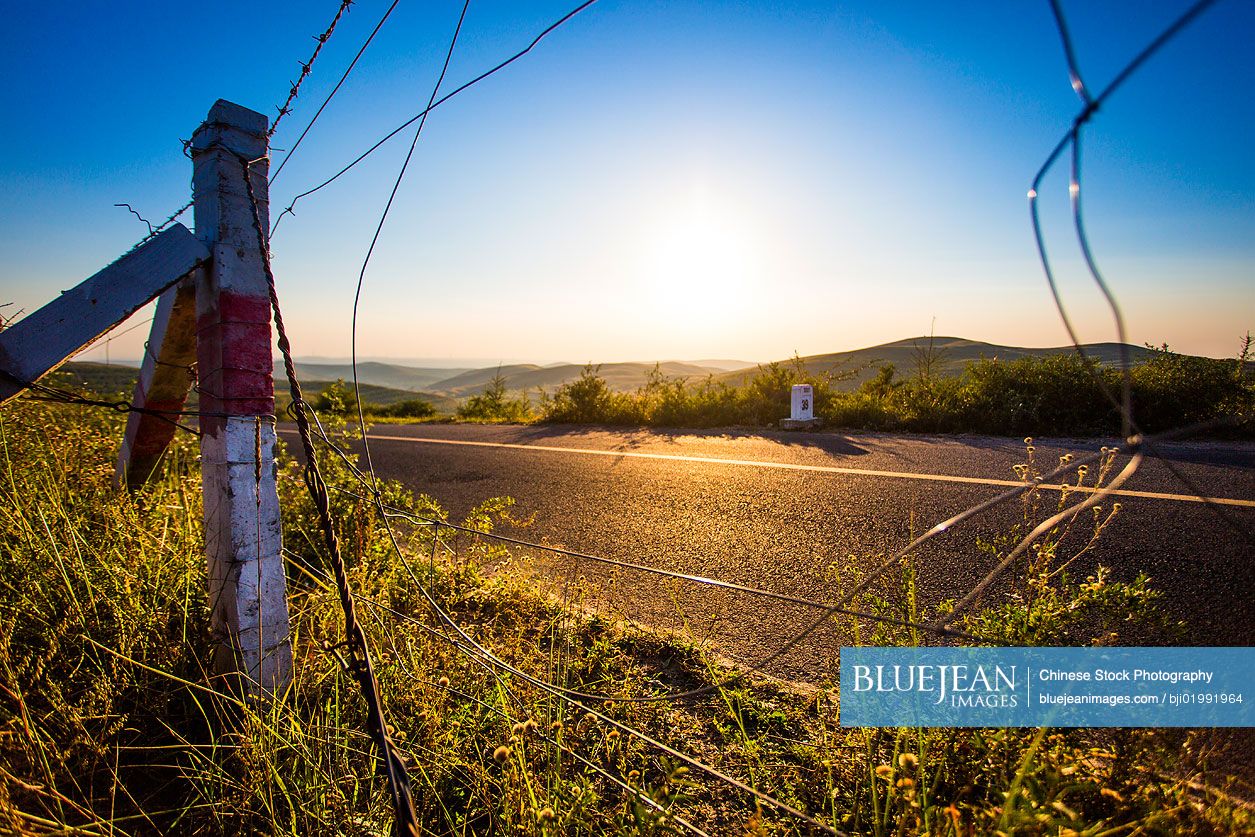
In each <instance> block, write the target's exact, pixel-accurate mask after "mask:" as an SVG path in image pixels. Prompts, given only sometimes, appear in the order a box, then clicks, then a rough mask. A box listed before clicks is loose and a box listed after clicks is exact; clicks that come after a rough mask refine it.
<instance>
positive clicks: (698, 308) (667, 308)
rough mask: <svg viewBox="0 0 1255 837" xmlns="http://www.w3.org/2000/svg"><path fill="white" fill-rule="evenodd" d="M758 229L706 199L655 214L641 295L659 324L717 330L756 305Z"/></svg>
mask: <svg viewBox="0 0 1255 837" xmlns="http://www.w3.org/2000/svg"><path fill="white" fill-rule="evenodd" d="M756 237H757V236H756V234H755V230H754V229H753V228H752V226H751V225H750V224H748V223H746V222H745V220H744V218H743V217H741V216H740V214H739V213H737V212H736V211H735V209H734V207H731V206H729V205H726V204H725V205H721V204H719V203H718V202H716V201H715V200H713V199H711V198H710V197H709V196H708V195H706V194H697V195H693V196H689V199H688V200H685V201H682V202H678V204H677V205H675V206H673V207H671V208H669V209H668V210H664V211H663V212H660V213H658V214H657V215H656V220H654V221H653V222H652V223H651V224H650V225H649V226H648V228H647V233H646V236H645V241H644V242H643V244H644V246H643V247H642V251H641V256H642V259H641V276H640V279H641V282H640V286H641V290H642V291H643V293H644V295H645V300H644V302H645V304H646V305H647V306H648V307H649V308H650V310H651V312H652V313H653V314H654V316H655V318H656V320H655V321H657V320H662V321H669V322H674V321H678V320H684V321H689V322H692V323H694V324H695V325H699V324H707V325H714V324H716V323H717V322H719V321H721V320H725V321H726V320H728V319H731V318H734V317H735V316H736V315H737V314H739V313H740V312H741V311H742V310H744V309H746V308H748V307H749V306H752V304H753V302H752V300H751V299H748V298H747V297H748V295H749V292H750V291H751V289H752V285H753V284H754V282H753V280H754V278H755V277H756V275H757V273H758V269H759V264H758V263H759V258H758V255H759V254H758V252H757V251H758V248H757V246H756V243H755V239H756Z"/></svg>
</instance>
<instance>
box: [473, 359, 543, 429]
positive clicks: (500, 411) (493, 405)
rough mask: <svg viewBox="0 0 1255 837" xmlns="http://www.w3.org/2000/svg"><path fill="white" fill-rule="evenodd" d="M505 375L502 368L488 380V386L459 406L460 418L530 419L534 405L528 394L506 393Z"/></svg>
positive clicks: (485, 419) (478, 419) (475, 419)
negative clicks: (515, 394)
mask: <svg viewBox="0 0 1255 837" xmlns="http://www.w3.org/2000/svg"><path fill="white" fill-rule="evenodd" d="M505 383H506V381H505V377H504V376H502V374H501V370H500V369H498V370H497V374H496V375H494V376H493V377H492V380H491V381H489V382H488V388H487V389H485V390H484V391H483V392H482V393H480V394H479V395H473V396H471V397H470V398H469V399H467V401H466V403H465V404H463V405H462V406H461V407H459V408H458V418H460V419H467V420H471V421H514V422H523V421H530V420H531V419H532V418H533V416H532V405H531V403H530V402H529V401H528V400H527V396H526V395H520V396H519V397H518V398H510V397H509V396H508V395H506V388H505Z"/></svg>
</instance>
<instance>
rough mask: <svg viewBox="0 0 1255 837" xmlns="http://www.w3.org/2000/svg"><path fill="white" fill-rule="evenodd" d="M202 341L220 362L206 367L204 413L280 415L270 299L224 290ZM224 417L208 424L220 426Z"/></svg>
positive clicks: (201, 329) (206, 320)
mask: <svg viewBox="0 0 1255 837" xmlns="http://www.w3.org/2000/svg"><path fill="white" fill-rule="evenodd" d="M197 332H198V339H199V340H200V341H201V342H202V344H204V345H206V347H207V348H208V350H209V351H208V352H203V353H202V354H201V356H202V357H205V356H206V355H208V356H209V357H213V358H216V359H220V360H221V362H222V365H221V366H218V368H216V369H201V370H199V374H200V387H199V389H200V394H201V399H200V404H201V410H202V412H204V413H221V414H225V415H232V416H268V415H273V414H274V411H275V399H274V377H273V373H274V361H273V359H272V355H271V342H270V300H269V299H268V298H266V297H259V296H253V295H245V294H239V293H232V292H230V291H223V292H222V293H220V294H219V295H218V309H217V311H211V312H208V313H207V314H205V315H202V316H201V317H200V318H199V319H198V322H197ZM215 418H220V417H219V416H213V415H207V416H204V419H205V421H203V422H202V426H203V427H206V428H209V427H218V426H220V425H221V422H220V421H210V420H211V419H215Z"/></svg>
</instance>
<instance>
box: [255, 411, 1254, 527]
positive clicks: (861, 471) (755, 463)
mask: <svg viewBox="0 0 1255 837" xmlns="http://www.w3.org/2000/svg"><path fill="white" fill-rule="evenodd" d="M279 432H280V433H287V434H289V435H295V434H296V431H295V430H293V429H289V428H282V429H280V431H279ZM370 440H371V441H372V442H375V441H379V442H410V443H413V444H420V445H461V446H463V447H472V448H509V449H511V450H526V451H538V452H542V453H572V454H580V455H583V456H611V457H624V458H630V459H663V460H669V461H672V462H700V463H703V464H710V465H739V466H744V467H749V468H775V469H777V470H782V471H811V472H817V473H821V474H847V475H850V476H856V477H889V478H893V479H903V480H924V481H927V482H957V483H966V484H969V485H991V486H996V487H999V488H1003V487H1011V486H1016V485H1020V484H1021V483H1020V482H1018V481H1016V480H995V479H987V478H985V477H960V476H954V475H951V474H921V473H916V472H913V471H873V470H871V469H868V468H840V467H837V466H836V465H797V464H794V463H790V462H765V461H762V460H757V459H720V458H717V457H713V456H684V455H681V454H673V453H644V452H642V451H621V450H602V449H598V448H565V447H558V446H555V445H522V444H518V443H515V442H472V441H467V440H464V439H424V438H420V437H418V436H383V435H375V434H374V433H372V434H370ZM1041 487H1042V488H1045V489H1048V490H1051V491H1062V490H1063V489H1064V488H1065V486H1064V485H1062V484H1059V483H1042V485H1041ZM1066 488H1067V489H1068V490H1069V491H1080V492H1093V491H1095V489H1093V488H1089V487H1083V488H1077V487H1076V486H1074V485H1069V486H1066ZM1111 494H1113V495H1115V496H1119V497H1140V498H1143V499H1149V500H1175V501H1177V502H1181V503H1204V502H1211V503H1219V504H1221V505H1225V506H1242V507H1245V508H1255V500H1239V499H1237V498H1234V497H1207V498H1205V499H1204V498H1202V497H1195V496H1194V495H1193V494H1168V493H1164V492H1160V491H1132V490H1129V489H1123V488H1122V489H1117V490H1115V491H1112V492H1111Z"/></svg>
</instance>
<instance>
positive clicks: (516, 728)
mask: <svg viewBox="0 0 1255 837" xmlns="http://www.w3.org/2000/svg"><path fill="white" fill-rule="evenodd" d="M522 731H523V725H522V724H521V723H516V724H515V725H514V726H512V727H510V732H512V733H514V734H515V735H518V734H519V733H520V732H522Z"/></svg>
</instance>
